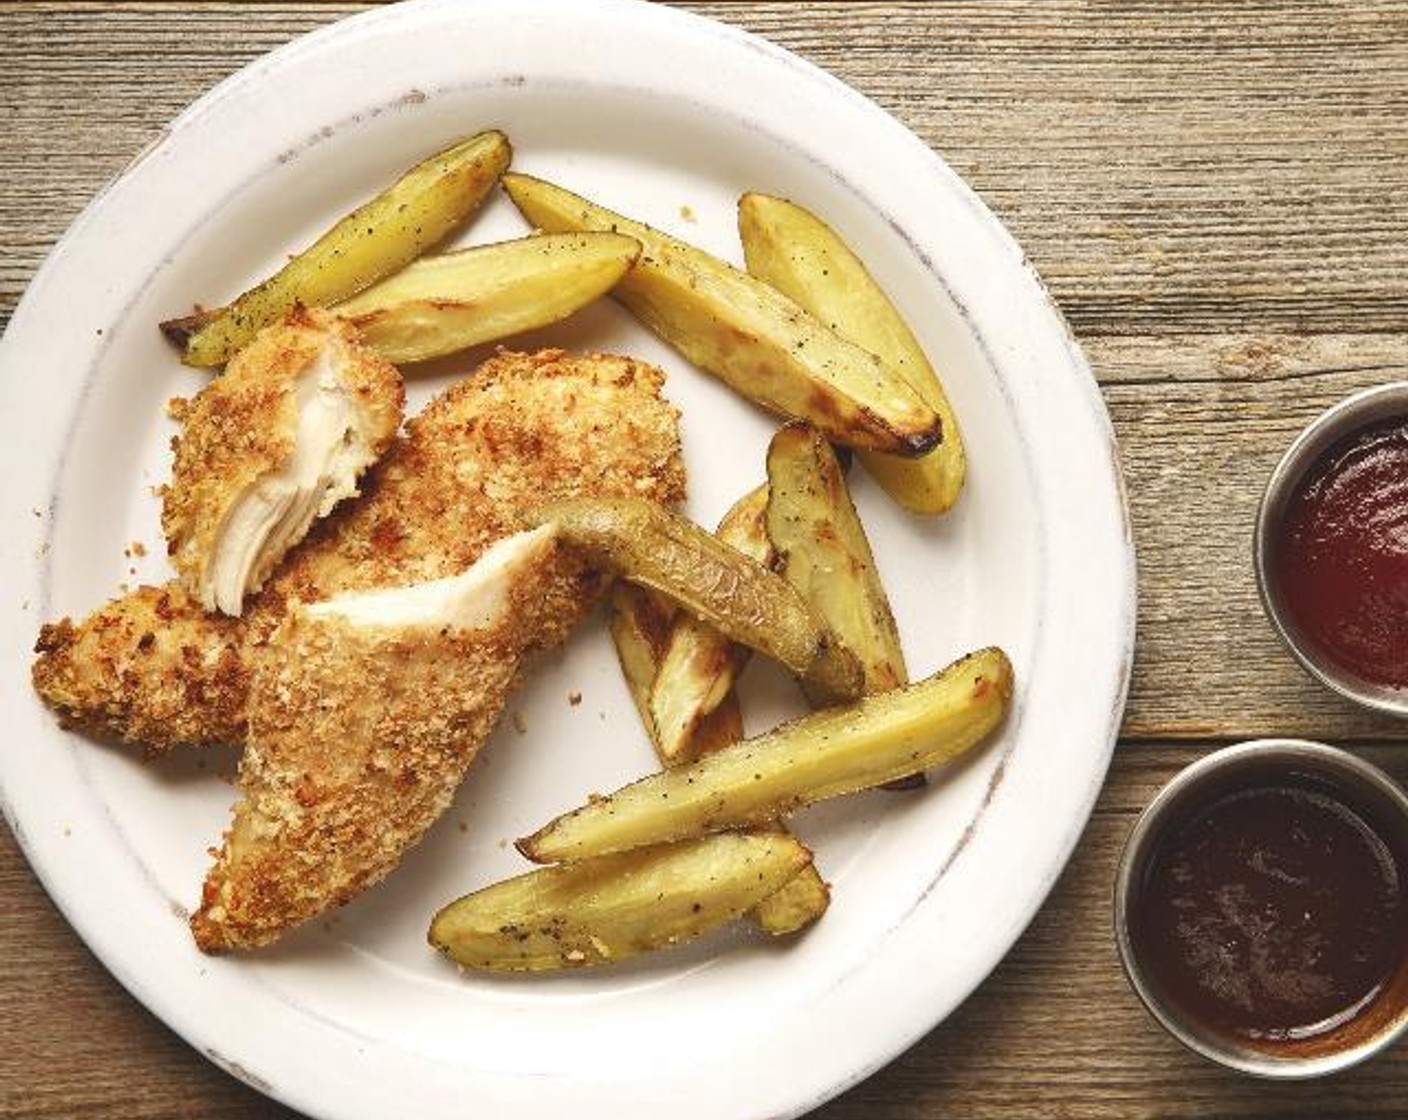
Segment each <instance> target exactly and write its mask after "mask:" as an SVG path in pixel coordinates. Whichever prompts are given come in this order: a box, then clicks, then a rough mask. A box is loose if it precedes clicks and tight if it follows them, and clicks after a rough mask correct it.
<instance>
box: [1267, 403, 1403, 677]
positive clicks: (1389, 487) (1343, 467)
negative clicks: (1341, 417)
mask: <svg viewBox="0 0 1408 1120" xmlns="http://www.w3.org/2000/svg"><path fill="white" fill-rule="evenodd" d="M1272 547H1273V551H1272V557H1271V559H1272V565H1273V575H1274V578H1275V580H1276V583H1277V585H1278V587H1279V589H1280V597H1281V599H1282V601H1283V604H1284V607H1285V609H1286V612H1287V613H1288V615H1289V616H1290V619H1291V621H1292V622H1293V623H1294V625H1295V627H1296V629H1297V630H1298V631H1299V632H1300V634H1301V637H1302V639H1303V641H1304V642H1305V643H1306V644H1308V645H1310V646H1312V647H1313V648H1314V650H1315V651H1316V652H1317V653H1319V654H1320V655H1321V656H1322V657H1323V658H1324V659H1325V660H1328V661H1330V662H1333V663H1334V664H1335V665H1337V666H1338V667H1339V668H1340V669H1342V670H1344V671H1346V672H1349V673H1351V674H1353V675H1355V676H1357V677H1360V678H1361V679H1363V680H1365V681H1368V682H1370V683H1372V684H1377V685H1388V686H1392V687H1399V688H1402V687H1405V686H1408V417H1398V418H1395V419H1392V420H1387V421H1379V422H1377V423H1374V424H1371V425H1369V426H1367V427H1364V428H1361V429H1359V430H1358V431H1357V432H1353V433H1351V434H1350V435H1348V436H1346V437H1345V438H1343V439H1341V440H1340V441H1339V442H1338V443H1336V444H1334V445H1333V446H1332V447H1331V448H1330V449H1329V450H1328V451H1326V452H1324V453H1323V454H1321V456H1320V457H1319V458H1318V459H1316V460H1315V462H1314V463H1313V464H1312V465H1311V467H1310V469H1309V470H1308V471H1306V473H1305V476H1304V477H1303V478H1302V479H1301V481H1300V483H1299V485H1298V486H1297V487H1296V490H1295V492H1294V494H1293V495H1292V497H1291V499H1290V501H1289V502H1288V503H1287V505H1286V511H1285V514H1284V516H1283V518H1282V521H1281V524H1280V526H1279V529H1278V531H1277V533H1276V536H1275V539H1274V542H1273V546H1272Z"/></svg>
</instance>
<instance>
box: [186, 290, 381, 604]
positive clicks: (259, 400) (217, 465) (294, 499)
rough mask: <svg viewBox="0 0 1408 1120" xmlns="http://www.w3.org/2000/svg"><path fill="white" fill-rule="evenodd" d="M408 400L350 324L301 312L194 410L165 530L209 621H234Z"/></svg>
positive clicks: (338, 497)
mask: <svg viewBox="0 0 1408 1120" xmlns="http://www.w3.org/2000/svg"><path fill="white" fill-rule="evenodd" d="M404 404H405V391H404V387H403V385H402V382H401V375H400V373H399V372H398V371H397V369H396V367H395V366H393V365H392V364H391V363H390V362H388V361H387V360H386V359H385V358H383V357H381V356H380V355H379V354H377V353H376V351H374V350H372V349H370V348H369V347H366V346H363V345H362V344H361V342H359V341H358V338H357V334H356V332H355V331H354V330H353V329H352V327H351V326H349V325H348V324H347V323H345V322H344V321H343V320H341V319H339V318H337V317H336V316H334V315H330V314H328V313H327V312H325V311H317V310H307V309H304V308H301V307H299V308H295V309H294V310H293V311H292V312H290V313H289V314H288V316H286V317H285V319H284V320H283V322H281V323H278V324H276V325H275V326H272V327H268V328H266V329H265V330H262V331H260V332H259V334H257V335H256V336H255V337H254V340H253V341H252V342H251V343H250V344H249V345H248V346H246V347H245V348H244V349H243V350H241V351H240V352H239V353H238V354H237V355H236V356H235V357H234V359H233V360H232V361H231V362H230V364H229V365H228V366H227V367H226V369H225V373H224V375H223V376H220V377H217V378H215V379H214V380H213V381H211V382H210V383H209V384H208V385H207V386H206V387H205V388H204V389H202V390H201V391H200V392H199V393H197V394H196V396H195V397H193V398H191V399H190V400H177V401H173V402H172V415H173V416H175V417H176V418H177V419H178V420H180V421H181V423H182V431H181V434H180V435H179V436H177V437H176V438H175V439H174V440H173V441H172V447H173V449H174V451H175V464H174V465H173V467H172V472H171V482H170V484H169V485H167V486H166V487H165V488H164V492H163V504H162V512H161V527H162V530H163V532H164V533H165V534H166V540H167V551H168V552H169V553H170V555H171V560H172V563H173V564H174V565H175V567H176V572H177V575H178V576H179V577H180V579H181V582H182V584H183V585H184V586H185V588H186V590H187V591H188V592H189V593H190V594H191V596H192V597H194V598H196V599H198V600H199V601H200V604H201V606H203V607H204V608H205V609H206V610H208V611H214V610H219V611H221V612H223V613H224V614H228V615H238V614H239V613H240V612H241V610H242V609H243V606H244V600H245V596H246V595H247V594H249V593H250V592H252V591H257V590H258V589H259V588H260V587H262V586H263V585H264V581H265V580H266V579H267V578H268V576H269V573H270V572H272V571H273V570H274V568H275V566H276V565H277V564H278V563H279V561H281V560H282V559H283V558H284V556H285V554H286V553H287V552H288V551H289V549H290V548H292V547H293V546H294V545H296V544H297V543H298V542H299V541H301V540H302V539H303V537H304V536H305V535H306V534H307V532H308V529H309V527H310V526H311V525H312V524H313V522H314V520H315V519H316V518H319V517H325V516H327V514H328V513H330V512H331V511H332V509H333V507H334V506H336V505H337V504H338V502H340V501H342V500H343V499H344V498H350V497H353V496H354V495H356V493H357V480H358V479H359V478H360V477H361V474H362V472H363V471H365V470H366V469H367V468H368V467H369V466H371V465H372V463H374V462H376V460H377V459H378V458H380V457H381V455H382V453H383V452H384V451H385V450H386V449H387V447H389V446H390V444H391V441H392V439H393V438H394V437H395V435H396V429H397V428H399V427H400V426H401V413H402V409H403V407H404Z"/></svg>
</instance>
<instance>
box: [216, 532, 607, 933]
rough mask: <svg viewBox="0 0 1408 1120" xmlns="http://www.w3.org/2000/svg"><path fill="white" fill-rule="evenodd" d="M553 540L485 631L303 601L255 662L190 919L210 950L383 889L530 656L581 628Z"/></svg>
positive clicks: (568, 567)
mask: <svg viewBox="0 0 1408 1120" xmlns="http://www.w3.org/2000/svg"><path fill="white" fill-rule="evenodd" d="M576 571H577V569H576V565H575V563H574V562H570V561H567V560H566V558H565V557H564V555H563V554H562V553H561V551H560V550H558V549H557V548H556V546H555V545H552V544H549V545H548V546H547V548H546V549H545V550H544V552H543V554H542V555H541V556H538V557H535V558H534V559H532V560H531V561H530V562H529V563H528V564H527V565H525V568H524V570H523V571H521V572H518V573H516V574H515V576H514V577H513V582H512V584H511V586H510V588H509V602H510V609H509V610H508V611H507V613H506V615H505V617H504V618H503V619H502V620H500V621H499V622H497V623H496V624H494V625H491V626H490V627H487V628H484V629H479V630H458V631H449V630H445V629H441V628H439V627H434V626H430V627H427V626H421V627H408V628H399V629H398V628H390V627H366V626H357V625H354V624H352V623H350V622H348V621H346V620H345V619H343V618H340V617H337V616H333V617H331V618H328V617H314V616H311V615H309V613H308V612H307V611H306V609H305V608H303V607H302V606H301V605H295V606H294V607H293V608H292V609H291V610H290V612H289V614H288V615H287V616H286V617H285V619H284V621H283V623H282V624H280V626H279V627H278V628H277V629H276V630H275V631H274V633H273V634H272V635H271V636H270V639H269V641H268V643H267V644H266V645H265V646H263V647H262V648H261V649H260V650H259V652H258V653H257V655H256V656H255V657H254V665H253V685H252V689H251V693H250V702H249V713H250V734H249V742H248V745H247V746H246V748H245V752H244V757H243V760H242V762H241V765H240V786H241V789H242V791H243V797H242V798H241V800H240V802H239V804H238V805H237V806H236V808H235V820H234V824H233V825H232V827H231V829H230V831H229V832H228V833H227V834H226V836H225V842H224V844H223V845H222V847H221V850H220V852H219V854H218V856H217V857H216V862H215V864H214V866H213V867H212V868H211V870H210V873H209V875H208V876H207V878H206V881H205V886H204V889H203V891H202V898H201V905H200V908H199V909H198V910H197V911H196V913H195V915H194V916H193V917H192V919H191V929H192V932H193V933H194V935H195V938H196V942H197V944H198V945H199V946H200V947H201V948H202V949H204V950H206V951H207V952H211V951H217V950H225V949H249V948H255V947H257V946H259V945H264V944H267V943H269V942H270V941H273V940H274V939H276V938H277V937H279V936H280V935H281V934H282V933H284V932H285V931H287V930H288V929H290V928H292V927H293V926H295V925H297V924H298V923H300V922H303V921H306V920H307V919H309V918H311V917H314V916H315V915H317V914H320V913H323V912H324V911H326V910H328V909H330V908H332V907H334V906H339V905H341V904H343V903H345V902H347V901H348V900H349V899H350V898H352V897H353V896H354V895H356V894H358V893H360V892H361V891H362V890H364V889H366V888H367V887H369V886H371V885H372V884H373V883H376V882H378V881H379V880H381V879H382V878H383V877H385V875H386V874H387V873H388V872H390V871H391V870H392V869H393V868H395V866H396V865H397V864H398V863H399V862H400V859H401V856H402V855H403V854H404V853H405V851H406V850H407V849H408V848H410V847H411V846H413V845H414V844H415V843H417V842H418V841H419V840H420V839H421V837H422V836H423V835H424V834H425V831H426V829H428V828H429V827H430V825H432V824H433V823H434V822H435V821H436V820H437V819H438V818H439V817H440V815H441V814H442V813H443V812H444V811H445V809H446V807H447V806H448V805H449V804H450V800H451V798H452V797H453V796H454V792H455V789H456V788H457V787H458V786H459V784H460V781H461V780H462V779H463V777H464V773H465V770H466V769H467V768H468V766H469V764H470V763H471V762H472V761H473V759H474V756H475V754H476V753H477V752H478V750H479V748H480V747H481V746H482V745H483V743H484V742H485V740H486V739H487V738H488V737H489V734H490V732H491V731H492V730H493V727H494V724H495V722H496V721H497V720H498V718H499V715H500V713H501V712H502V711H503V707H504V702H505V700H506V699H507V697H508V695H509V692H510V690H511V688H512V685H513V683H514V681H515V678H516V677H517V675H518V671H519V668H520V666H521V664H522V660H523V657H524V655H525V654H526V653H527V652H528V651H529V650H531V649H532V648H534V647H536V646H538V645H540V644H542V641H543V639H544V637H545V636H548V635H558V634H560V633H561V632H562V630H563V613H564V611H565V612H566V613H567V614H568V616H569V617H570V618H572V619H576V618H580V616H581V613H582V610H583V606H584V603H583V601H582V598H581V596H580V595H579V594H578V593H577V591H576Z"/></svg>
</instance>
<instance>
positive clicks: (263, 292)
mask: <svg viewBox="0 0 1408 1120" xmlns="http://www.w3.org/2000/svg"><path fill="white" fill-rule="evenodd" d="M512 155H513V149H512V148H511V147H510V145H509V142H508V137H507V136H505V135H504V134H503V133H502V132H498V131H494V130H491V131H488V132H481V133H479V134H478V135H476V136H472V137H470V138H469V139H468V140H465V141H462V142H461V143H458V144H455V145H454V146H452V147H449V148H446V149H445V150H444V151H442V152H437V153H436V154H435V155H433V156H431V157H430V158H429V159H426V160H423V161H422V162H420V163H418V164H416V166H414V167H412V168H411V169H410V170H409V171H407V172H406V173H405V174H404V175H402V176H401V177H400V178H399V179H397V180H396V182H395V183H393V184H392V185H391V186H390V187H388V188H387V189H386V190H384V191H382V192H381V193H380V194H378V195H377V196H376V197H375V198H373V199H372V200H371V201H369V202H367V203H365V204H364V205H362V206H359V207H358V208H357V209H356V210H353V211H352V212H351V213H350V214H348V215H347V216H346V217H344V218H343V219H342V220H341V221H339V222H338V223H337V224H336V225H334V226H333V227H332V228H331V229H329V230H328V231H327V232H326V233H324V234H323V235H322V236H321V237H320V238H318V240H317V241H315V242H314V243H313V244H312V245H310V246H309V247H308V248H307V249H305V250H303V252H301V253H299V254H298V255H297V256H295V257H294V258H293V259H292V260H291V261H289V262H288V264H286V265H284V267H283V268H281V269H279V271H278V272H276V273H274V275H273V276H271V277H269V278H268V279H267V280H265V281H263V282H262V283H261V284H258V285H256V286H255V287H253V288H250V289H249V290H248V291H246V292H244V293H243V294H242V295H240V296H239V297H238V298H237V299H235V300H234V302H232V303H230V304H229V305H227V306H225V307H221V308H218V309H216V310H214V311H210V312H201V313H198V314H196V315H194V316H186V317H184V318H179V319H170V320H168V321H167V322H165V323H163V324H162V325H161V329H162V331H163V333H164V334H166V336H167V337H168V338H169V339H170V340H171V341H172V342H173V343H175V344H176V345H177V346H180V347H181V348H182V355H181V360H182V361H183V362H185V363H186V364H187V365H193V366H220V365H224V364H225V363H226V362H227V361H229V360H230V358H232V357H233V356H234V355H235V353H236V352H237V351H238V350H240V349H241V348H242V347H243V346H244V345H245V343H247V342H248V341H249V340H250V339H251V338H253V337H254V335H255V333H256V332H257V331H259V330H260V329H261V328H263V327H266V326H268V325H269V324H270V323H272V322H274V321H275V320H277V319H279V318H281V317H282V316H283V315H285V314H286V313H287V312H289V311H290V310H292V309H293V308H294V306H296V305H297V304H300V303H301V304H303V305H304V306H306V307H327V306H329V305H331V304H334V303H338V302H340V301H341V300H344V299H347V298H348V297H349V296H352V295H355V294H356V293H357V292H359V291H361V290H362V289H364V288H367V287H369V286H370V285H372V284H375V283H376V282H377V281H378V280H380V279H381V278H382V277H384V276H389V275H390V274H391V273H393V272H395V271H397V270H398V269H400V268H403V267H404V266H405V265H407V264H409V263H410V262H411V261H413V260H415V259H416V258H417V257H418V256H420V255H421V254H422V253H424V252H425V251H426V250H427V249H429V248H430V247H431V246H432V245H435V244H437V243H438V242H440V241H442V240H443V239H444V238H445V237H446V236H447V235H448V234H449V233H450V232H451V231H452V230H453V229H455V228H456V227H457V226H459V225H460V223H462V222H463V221H464V220H465V218H467V217H468V216H469V215H470V214H471V213H472V212H473V211H474V210H475V208H476V207H478V205H479V204H480V203H481V202H482V201H483V200H484V196H485V195H487V194H488V193H489V190H490V188H491V187H493V185H494V184H495V183H496V182H498V180H499V176H501V175H502V174H503V172H504V170H505V169H506V168H507V167H508V165H509V160H510V159H511V158H512Z"/></svg>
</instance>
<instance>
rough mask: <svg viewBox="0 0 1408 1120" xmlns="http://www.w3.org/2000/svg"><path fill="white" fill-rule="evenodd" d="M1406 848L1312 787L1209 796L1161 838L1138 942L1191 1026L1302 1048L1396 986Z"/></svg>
mask: <svg viewBox="0 0 1408 1120" xmlns="http://www.w3.org/2000/svg"><path fill="white" fill-rule="evenodd" d="M1385 836H1390V837H1391V838H1390V839H1389V840H1385ZM1405 846H1408V845H1405V841H1404V837H1403V836H1401V835H1393V834H1390V833H1389V832H1387V831H1385V832H1384V833H1383V834H1381V833H1380V832H1378V831H1376V828H1375V822H1374V821H1373V820H1372V818H1371V817H1370V815H1369V814H1368V813H1367V812H1365V811H1363V810H1361V809H1359V808H1356V806H1355V804H1354V802H1353V800H1352V799H1350V798H1349V797H1347V796H1346V795H1344V794H1343V793H1342V792H1341V791H1339V790H1338V789H1337V788H1336V787H1334V786H1331V785H1328V784H1324V783H1321V782H1320V781H1319V780H1318V779H1310V778H1309V777H1307V778H1306V780H1305V781H1304V782H1302V781H1300V780H1299V779H1298V778H1297V779H1295V780H1292V781H1287V782H1284V783H1283V782H1280V781H1276V780H1275V779H1268V781H1267V783H1266V784H1253V785H1250V786H1244V787H1239V788H1228V787H1223V788H1220V789H1213V790H1211V791H1209V792H1208V793H1207V794H1206V795H1205V796H1204V797H1202V798H1201V799H1196V800H1195V803H1194V804H1193V805H1191V807H1190V808H1189V810H1188V811H1187V812H1185V814H1184V815H1183V816H1182V817H1181V818H1176V819H1174V820H1173V821H1171V822H1170V823H1169V825H1167V826H1166V827H1165V829H1164V831H1163V835H1162V836H1161V837H1160V838H1159V839H1158V840H1157V842H1156V845H1155V848H1154V851H1153V855H1152V856H1151V858H1150V859H1149V861H1148V863H1147V864H1146V867H1145V873H1144V875H1143V877H1142V882H1141V884H1140V897H1139V901H1138V905H1137V906H1136V908H1135V911H1134V913H1133V915H1132V919H1133V924H1132V927H1131V934H1132V935H1133V937H1134V939H1135V941H1136V943H1137V945H1138V950H1139V955H1140V957H1141V959H1142V960H1143V961H1144V962H1145V964H1146V967H1147V971H1148V974H1149V975H1150V978H1151V979H1152V980H1153V981H1154V982H1155V983H1156V984H1157V985H1158V986H1159V988H1160V989H1161V990H1162V992H1163V994H1164V996H1165V998H1166V999H1167V1000H1169V1001H1170V1002H1172V1003H1174V1004H1175V1005H1177V1006H1179V1007H1180V1008H1181V1009H1182V1010H1183V1012H1184V1013H1185V1014H1186V1015H1187V1016H1189V1017H1190V1018H1192V1019H1195V1020H1197V1021H1198V1022H1201V1023H1202V1024H1204V1025H1205V1026H1206V1027H1208V1028H1210V1029H1212V1030H1214V1031H1216V1032H1217V1033H1220V1034H1223V1035H1224V1036H1228V1035H1230V1036H1232V1037H1233V1038H1235V1039H1237V1040H1240V1041H1242V1042H1243V1043H1246V1044H1249V1045H1253V1046H1256V1047H1258V1048H1262V1049H1273V1050H1274V1049H1277V1048H1278V1047H1280V1046H1281V1045H1285V1044H1296V1043H1304V1042H1305V1040H1311V1039H1315V1038H1317V1037H1319V1036H1322V1035H1326V1034H1328V1033H1330V1032H1338V1031H1341V1030H1342V1028H1344V1025H1345V1024H1346V1023H1349V1022H1351V1021H1352V1020H1354V1019H1355V1017H1356V1016H1358V1015H1360V1014H1361V1013H1363V1012H1365V1011H1366V1009H1368V1008H1370V1007H1371V1005H1373V1004H1374V1002H1375V1000H1376V997H1377V996H1379V995H1380V993H1382V992H1383V991H1384V990H1385V988H1386V986H1389V985H1390V984H1392V985H1393V987H1394V988H1395V990H1396V989H1397V987H1398V986H1399V981H1398V980H1395V974H1396V973H1397V972H1399V965H1400V962H1401V961H1402V960H1403V959H1404V956H1405V948H1408V941H1405V939H1408V907H1406V906H1405V898H1404V893H1405V889H1408V882H1405V875H1406V874H1408V867H1405V863H1408V857H1406V856H1405V851H1404V848H1405Z"/></svg>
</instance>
